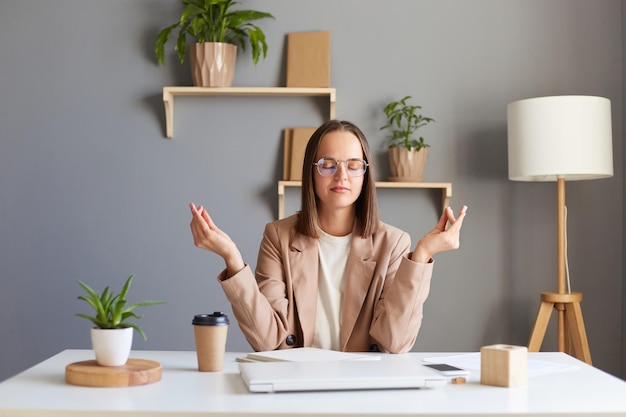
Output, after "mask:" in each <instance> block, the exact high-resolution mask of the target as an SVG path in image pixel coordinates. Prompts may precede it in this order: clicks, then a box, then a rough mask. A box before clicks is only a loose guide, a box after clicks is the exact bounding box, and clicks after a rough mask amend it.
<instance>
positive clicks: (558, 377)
mask: <svg viewBox="0 0 626 417" xmlns="http://www.w3.org/2000/svg"><path fill="white" fill-rule="evenodd" d="M182 325H184V324H182ZM190 337H191V338H193V335H192V336H190ZM246 354H247V352H246V353H231V352H229V353H226V358H225V361H224V371H223V372H198V370H197V369H198V368H197V359H196V353H195V352H193V351H187V352H167V351H133V352H131V358H137V359H147V360H153V361H157V362H159V363H161V365H162V366H163V375H162V378H161V381H159V382H155V383H153V384H149V385H142V386H136V387H129V388H90V387H77V386H73V385H68V384H66V383H65V382H64V380H63V378H64V373H65V366H67V365H68V364H70V363H72V362H77V361H84V360H88V359H93V357H94V356H93V351H91V350H87V349H85V350H66V351H63V352H62V353H60V354H58V355H55V356H53V357H52V358H50V359H47V360H46V361H44V362H42V363H40V364H38V365H36V366H34V367H32V368H30V369H28V370H26V371H24V372H23V373H21V374H19V375H16V376H15V377H13V378H10V379H8V380H6V381H2V382H0V416H3V417H25V416H29V417H59V416H64V417H65V416H71V417H78V416H80V417H92V416H93V417H105V416H122V415H123V416H128V417H132V416H138V417H139V416H141V417H152V416H154V417H167V416H176V417H187V416H188V417H193V416H196V417H197V416H206V417H217V416H230V417H237V416H269V415H289V416H298V415H306V416H309V417H313V416H322V417H329V416H340V415H351V416H356V415H367V416H368V417H382V416H386V417H389V416H403V417H408V416H416V415H420V416H422V417H423V416H436V417H441V416H442V415H445V416H450V417H452V416H474V417H475V416H477V415H482V416H486V415H488V416H489V417H496V416H505V415H507V414H513V415H516V416H518V417H519V416H521V415H534V416H535V417H539V416H542V417H546V416H549V415H554V416H557V415H558V416H566V415H576V416H577V417H583V416H598V415H603V414H604V415H608V414H611V415H613V416H617V415H621V416H624V415H626V401H624V399H625V398H626V382H624V381H623V380H621V379H618V378H615V377H613V376H611V375H609V374H607V373H605V372H602V371H600V370H598V369H596V368H593V367H591V366H589V365H587V364H585V363H584V362H581V361H579V360H577V359H575V358H573V357H571V356H568V355H566V354H564V353H555V352H539V353H529V354H528V359H529V360H530V359H537V360H542V361H548V362H550V363H557V364H559V363H560V364H573V365H576V367H575V369H574V370H568V371H560V372H555V373H550V374H546V375H541V376H536V377H529V379H528V385H527V386H522V387H514V388H503V387H490V386H485V385H480V383H479V380H480V373H479V372H478V371H472V372H471V376H470V378H469V380H468V381H467V383H465V384H461V385H454V384H449V385H446V386H445V387H439V388H432V389H423V390H415V389H400V390H363V391H344V392H304V393H287V394H259V393H251V392H249V391H248V389H247V388H246V385H245V384H244V382H243V380H242V379H241V376H240V375H239V372H238V369H237V366H238V363H237V362H235V358H237V357H245V355H246ZM450 354H453V353H450V352H447V353H422V352H420V353H417V352H412V353H407V354H403V355H392V354H380V353H377V355H379V356H381V361H417V362H421V360H422V359H423V358H430V357H437V356H443V355H450ZM10 358H11V355H10V354H9V355H8V359H7V360H10ZM331 377H332V376H331Z"/></svg>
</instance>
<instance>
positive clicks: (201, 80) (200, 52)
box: [189, 42, 237, 87]
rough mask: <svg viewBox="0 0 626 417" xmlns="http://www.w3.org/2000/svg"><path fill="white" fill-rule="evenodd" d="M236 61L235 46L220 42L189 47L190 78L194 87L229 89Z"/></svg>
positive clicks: (196, 44) (194, 44)
mask: <svg viewBox="0 0 626 417" xmlns="http://www.w3.org/2000/svg"><path fill="white" fill-rule="evenodd" d="M236 61H237V46H236V45H233V44H230V43H221V42H205V43H193V44H191V45H189V62H190V65H191V78H192V79H193V85H195V86H196V87H230V86H231V85H232V84H233V78H234V77H235V62H236Z"/></svg>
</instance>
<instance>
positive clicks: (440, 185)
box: [278, 181, 452, 219]
mask: <svg viewBox="0 0 626 417" xmlns="http://www.w3.org/2000/svg"><path fill="white" fill-rule="evenodd" d="M301 186H302V182H301V181H278V218H279V219H282V218H283V217H285V187H301ZM376 187H378V188H414V189H419V188H436V189H441V191H442V196H441V204H442V210H443V209H444V208H446V207H448V205H450V199H451V198H452V183H450V182H395V181H394V182H387V181H376Z"/></svg>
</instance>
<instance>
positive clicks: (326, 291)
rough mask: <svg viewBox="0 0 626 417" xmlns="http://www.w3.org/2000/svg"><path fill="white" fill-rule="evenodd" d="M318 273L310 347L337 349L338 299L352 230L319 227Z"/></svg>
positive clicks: (339, 318) (339, 302) (339, 319)
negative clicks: (332, 231) (342, 232)
mask: <svg viewBox="0 0 626 417" xmlns="http://www.w3.org/2000/svg"><path fill="white" fill-rule="evenodd" d="M319 233H320V238H319V239H318V240H317V245H318V249H319V260H320V268H319V277H318V279H317V282H318V292H317V315H316V316H315V336H314V337H313V347H317V348H322V349H332V350H340V345H339V334H340V331H341V327H340V324H339V323H340V322H341V299H342V297H343V288H344V281H345V276H346V264H347V263H348V254H349V253H350V242H352V234H349V235H346V236H331V235H329V234H328V233H325V232H324V231H322V230H319Z"/></svg>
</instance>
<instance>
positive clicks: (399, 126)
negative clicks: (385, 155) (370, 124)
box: [380, 96, 435, 182]
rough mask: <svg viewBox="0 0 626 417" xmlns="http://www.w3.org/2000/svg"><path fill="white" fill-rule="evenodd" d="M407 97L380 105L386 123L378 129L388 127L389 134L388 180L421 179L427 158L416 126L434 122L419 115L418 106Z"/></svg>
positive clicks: (425, 148) (424, 146)
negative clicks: (417, 134)
mask: <svg viewBox="0 0 626 417" xmlns="http://www.w3.org/2000/svg"><path fill="white" fill-rule="evenodd" d="M410 99H411V96H405V97H403V98H402V99H401V100H397V101H392V102H390V103H389V104H387V105H386V106H385V108H384V110H383V111H384V112H385V116H386V117H387V123H386V124H385V125H384V126H382V127H381V128H380V129H381V130H383V129H388V130H390V131H391V135H390V136H389V137H388V138H387V147H388V151H389V167H390V169H391V177H389V180H390V181H414V182H422V181H423V180H424V169H425V166H426V159H427V158H428V147H429V146H430V145H428V144H427V143H426V142H425V140H424V138H423V137H422V136H420V137H419V138H417V137H416V136H415V135H416V132H417V130H418V129H420V128H422V127H424V126H426V125H427V124H429V123H431V122H434V121H435V120H434V119H432V118H430V117H425V116H423V115H421V114H420V113H419V112H418V111H419V110H421V109H422V107H421V106H418V105H414V104H409V103H408V101H409V100H410Z"/></svg>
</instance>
